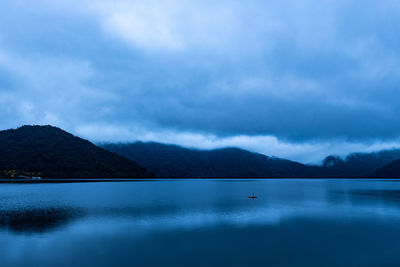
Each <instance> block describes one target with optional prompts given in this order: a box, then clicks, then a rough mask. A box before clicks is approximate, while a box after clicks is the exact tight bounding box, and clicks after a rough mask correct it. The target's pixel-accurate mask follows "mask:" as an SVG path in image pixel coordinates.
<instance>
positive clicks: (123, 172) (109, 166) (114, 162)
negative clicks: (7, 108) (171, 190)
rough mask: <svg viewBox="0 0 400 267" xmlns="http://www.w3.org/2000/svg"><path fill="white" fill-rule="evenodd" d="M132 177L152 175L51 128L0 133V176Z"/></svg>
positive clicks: (33, 127) (107, 152)
mask: <svg viewBox="0 0 400 267" xmlns="http://www.w3.org/2000/svg"><path fill="white" fill-rule="evenodd" d="M17 175H24V176H42V177H45V178H134V177H149V176H151V175H150V174H149V173H148V172H147V171H146V169H144V168H142V167H141V166H139V165H138V164H136V163H135V162H133V161H131V160H128V159H127V158H124V157H122V156H119V155H117V154H114V153H112V152H109V151H106V150H104V149H102V148H100V147H97V146H95V145H94V144H92V143H90V142H89V141H87V140H84V139H81V138H79V137H76V136H73V135H72V134H70V133H67V132H65V131H63V130H61V129H59V128H56V127H52V126H23V127H20V128H18V129H10V130H5V131H0V176H3V177H12V176H17Z"/></svg>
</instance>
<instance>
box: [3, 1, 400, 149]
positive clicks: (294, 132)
mask: <svg viewBox="0 0 400 267" xmlns="http://www.w3.org/2000/svg"><path fill="white" fill-rule="evenodd" d="M2 6H3V8H2V9H1V10H0V112H1V113H2V114H3V116H2V117H1V118H0V124H1V125H2V128H8V127H15V126H18V125H21V124H25V123H51V124H56V125H58V126H60V127H63V128H66V129H67V130H71V131H73V132H76V133H78V134H85V135H86V137H87V138H90V139H94V140H101V141H104V140H107V139H110V138H111V137H110V136H112V138H111V139H113V140H116V139H119V140H121V141H124V140H133V139H135V138H142V139H143V138H144V139H146V138H148V137H149V136H154V135H153V134H154V133H156V132H158V133H162V132H164V133H165V132H168V131H169V132H174V133H176V134H177V135H178V134H186V133H191V134H194V135H196V134H200V135H203V136H212V138H214V139H215V138H217V139H218V138H220V139H221V140H227V138H228V139H229V138H234V137H237V136H247V137H249V138H251V137H252V136H253V137H254V138H255V139H254V140H258V139H257V138H259V137H260V136H265V137H268V136H272V137H276V138H278V140H280V141H284V142H285V144H288V143H292V144H293V146H295V145H296V144H300V143H314V144H315V142H317V143H324V144H326V143H335V142H346V143H366V144H367V142H375V143H376V142H378V143H381V142H386V143H390V144H393V143H396V140H398V137H399V135H400V124H399V123H398V114H399V108H400V91H399V89H398V84H399V82H400V50H399V48H398V47H400V46H399V45H400V36H399V35H398V34H396V32H397V29H398V28H399V26H400V12H399V11H400V5H399V4H398V2H397V1H394V0H393V1H392V0H389V1H385V2H379V3H377V2H375V1H366V2H365V1H362V2H361V1H355V0H353V1H341V0H339V1H327V2H324V3H322V2H320V1H315V0H301V1H291V0H283V1H269V2H268V3H267V2H265V1H252V2H251V3H248V1H241V0H238V1H219V2H218V3H215V2H213V1H205V2H202V3H199V2H197V1H189V0H181V1H179V0H171V1H157V0H153V1H146V3H144V2H143V1H125V0H119V1H108V0H101V1H77V0H63V1H57V3H55V2H53V1H48V0H40V1H31V2H29V1H28V2H26V1H4V3H2ZM90 129H95V130H93V131H91V130H90ZM99 129H103V130H100V132H99ZM94 131H96V132H94ZM102 132H103V135H101V133H102ZM247 137H246V138H247ZM241 140H242V139H241ZM246 140H247V139H246ZM340 140H341V141H340ZM221 142H222V141H221ZM222 143H223V142H222ZM239 143H240V142H239ZM239 143H238V144H239ZM260 146H261V144H260ZM252 147H253V145H252ZM266 152H268V151H266ZM310 153H312V152H310Z"/></svg>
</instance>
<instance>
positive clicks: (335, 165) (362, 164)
mask: <svg viewBox="0 0 400 267" xmlns="http://www.w3.org/2000/svg"><path fill="white" fill-rule="evenodd" d="M397 159H400V149H391V150H382V151H378V152H372V153H352V154H350V155H348V156H347V157H345V158H340V157H336V156H329V157H326V158H325V160H324V162H323V165H322V168H319V170H320V172H322V173H323V174H325V175H329V176H331V177H363V176H369V174H370V173H371V172H374V171H375V170H377V169H379V168H382V167H384V166H386V165H388V164H389V163H391V162H393V161H395V160H397ZM399 174H400V173H399Z"/></svg>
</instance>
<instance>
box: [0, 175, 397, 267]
mask: <svg viewBox="0 0 400 267" xmlns="http://www.w3.org/2000/svg"><path fill="white" fill-rule="evenodd" d="M252 193H254V194H255V195H257V196H258V199H255V200H252V199H249V198H248V196H249V195H251V194H252ZM177 265H180V266H400V181H397V180H386V181H383V180H381V181H378V180H169V181H137V182H122V183H73V184H2V185H0V266H177Z"/></svg>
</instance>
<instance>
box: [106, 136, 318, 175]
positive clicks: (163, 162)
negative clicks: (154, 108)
mask: <svg viewBox="0 0 400 267" xmlns="http://www.w3.org/2000/svg"><path fill="white" fill-rule="evenodd" d="M101 146H102V147H103V148H104V149H107V150H110V151H112V152H115V153H117V154H119V155H122V156H125V157H127V158H129V159H131V160H133V161H136V162H138V163H139V164H140V165H142V166H144V167H145V168H147V169H148V170H150V171H151V172H153V173H155V174H156V176H157V177H163V178H191V177H192V178H240V177H249V178H260V177H273V178H282V177H285V178H289V177H315V174H313V173H312V171H313V170H312V169H311V168H309V167H307V166H305V165H303V164H301V163H297V162H293V161H289V160H284V159H279V158H274V157H267V156H264V155H261V154H258V153H252V152H249V151H246V150H242V149H238V148H224V149H216V150H194V149H187V148H183V147H179V146H176V145H165V144H160V143H154V142H150V143H142V142H136V143H132V144H103V145H101Z"/></svg>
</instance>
